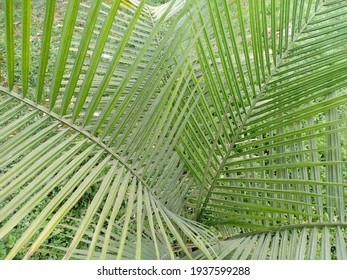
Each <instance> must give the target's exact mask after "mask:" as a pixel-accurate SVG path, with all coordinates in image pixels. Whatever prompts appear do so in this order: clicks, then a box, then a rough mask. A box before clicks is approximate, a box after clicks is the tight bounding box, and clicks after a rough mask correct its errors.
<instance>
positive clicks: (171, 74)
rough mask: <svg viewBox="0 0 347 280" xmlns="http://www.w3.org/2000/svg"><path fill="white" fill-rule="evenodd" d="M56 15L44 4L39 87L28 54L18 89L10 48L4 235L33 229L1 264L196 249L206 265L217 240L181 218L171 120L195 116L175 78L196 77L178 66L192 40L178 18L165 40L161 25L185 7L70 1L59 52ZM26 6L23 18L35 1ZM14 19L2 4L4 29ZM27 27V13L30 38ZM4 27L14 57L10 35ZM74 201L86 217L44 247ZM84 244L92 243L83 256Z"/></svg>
mask: <svg viewBox="0 0 347 280" xmlns="http://www.w3.org/2000/svg"><path fill="white" fill-rule="evenodd" d="M183 4H184V3H183ZM56 7H58V5H56V3H55V1H47V2H46V16H45V18H44V21H43V26H44V30H43V36H42V44H41V50H42V51H41V56H40V57H41V59H40V65H39V69H38V71H37V73H36V75H37V84H36V87H30V86H28V78H27V76H28V71H29V69H30V66H31V65H30V64H29V60H28V57H27V56H26V57H24V56H23V57H22V59H23V60H22V65H24V66H23V69H24V70H23V71H22V72H21V81H22V82H23V83H25V84H26V86H24V85H23V91H18V90H15V85H18V84H20V82H21V81H20V79H16V78H15V76H16V69H14V68H13V67H12V65H14V64H15V63H16V62H15V56H14V53H13V50H8V51H7V57H6V61H7V66H8V67H7V78H8V81H9V83H8V85H9V88H8V89H7V88H5V87H2V88H1V99H0V104H1V132H0V133H1V155H2V157H1V179H0V182H1V187H0V192H1V194H0V198H1V200H0V201H1V210H0V211H1V231H0V238H2V239H3V238H5V239H6V238H7V237H8V236H9V235H11V232H12V231H13V229H14V228H15V227H17V226H19V227H21V225H23V224H27V225H28V226H27V228H25V227H23V230H22V232H21V233H20V234H21V236H20V237H18V240H17V241H16V243H15V245H14V246H13V248H12V249H11V251H10V252H9V253H8V255H7V256H6V258H17V257H20V256H23V257H24V258H29V257H31V255H32V254H35V252H37V251H40V250H42V249H40V247H41V248H42V245H45V244H46V245H47V246H50V248H51V249H50V250H52V248H53V247H54V248H55V249H56V250H57V249H58V250H62V251H64V252H65V253H64V254H65V255H64V257H65V258H71V257H73V258H77V257H78V256H79V257H81V256H83V257H86V258H102V259H103V258H118V259H120V258H130V259H131V258H137V259H141V258H157V259H162V258H164V259H167V258H171V259H174V258H177V257H179V256H180V254H183V255H186V256H190V251H191V247H192V248H199V249H201V250H202V251H204V252H205V253H206V257H208V258H212V254H213V251H211V248H210V247H211V246H212V244H214V243H215V238H214V237H213V235H212V234H211V233H209V232H208V231H207V230H206V228H205V227H204V226H203V225H200V224H198V223H196V222H194V221H191V220H188V219H186V218H184V217H183V216H184V215H185V214H184V205H185V202H186V196H185V194H186V192H187V191H188V188H189V185H190V184H189V182H190V181H191V180H190V179H189V178H187V177H186V176H184V175H183V173H184V164H183V162H181V161H180V158H179V156H178V155H177V154H176V153H175V151H174V147H175V144H176V141H177V138H178V136H177V134H178V131H179V130H180V129H182V125H181V124H180V123H175V122H174V121H175V120H176V119H177V120H182V119H183V118H184V117H185V116H187V115H189V114H191V107H192V106H190V105H191V103H192V102H194V100H193V99H192V98H193V96H192V97H188V99H187V100H185V102H186V106H185V107H184V108H181V107H180V108H177V107H178V105H179V104H181V100H182V99H183V98H185V92H184V90H182V89H184V88H185V87H187V83H188V80H187V79H182V78H181V77H180V76H179V74H182V73H185V74H186V75H188V76H189V75H191V74H190V73H191V72H192V69H191V68H188V67H185V69H183V70H182V66H183V65H184V62H185V60H188V57H189V53H187V54H186V55H185V57H182V60H181V61H179V62H177V61H175V55H174V52H175V51H176V48H178V47H179V46H180V45H181V44H182V42H183V41H184V40H185V38H186V37H187V35H188V32H189V29H188V30H185V29H181V30H179V31H177V32H172V30H174V29H175V28H176V26H177V24H178V23H182V20H183V21H184V20H185V19H182V15H184V13H182V14H181V15H179V14H178V15H177V17H175V18H172V20H171V21H170V23H167V28H168V29H169V31H168V32H164V33H163V30H162V27H161V24H162V23H163V22H164V21H167V20H168V17H172V14H173V12H175V10H177V9H178V8H179V9H187V8H184V5H183V6H182V5H180V6H179V7H177V5H174V3H171V4H168V5H167V7H166V8H165V9H162V10H161V12H159V11H157V13H156V15H155V16H154V15H153V14H151V13H149V12H148V7H146V5H145V1H141V2H135V1H114V2H113V3H112V4H111V5H110V6H108V5H105V4H103V3H102V1H98V0H96V1H92V2H91V3H90V4H89V5H86V4H82V3H81V4H79V1H69V2H68V3H67V4H66V6H65V11H66V13H65V15H64V18H63V19H61V21H62V27H61V30H60V32H61V37H60V43H59V44H58V46H59V48H58V50H57V52H56V53H55V52H54V50H53V45H54V43H55V41H54V40H57V39H56V38H53V37H52V36H51V34H52V33H54V32H57V31H56V30H55V28H56V25H58V24H59V20H60V19H59V18H58V19H57V18H56V17H55V13H54V11H55V8H56ZM22 9H23V13H25V14H27V13H29V12H30V4H28V3H23V6H22ZM13 14H14V10H13V6H12V1H6V5H5V16H6V26H7V27H8V26H13V23H14V22H13ZM25 22H26V21H25V17H23V22H22V24H23V29H24V32H23V33H25V34H28V33H30V25H29V26H25V27H24V24H25ZM187 24H188V25H189V21H187ZM6 30H7V32H6V38H7V42H6V43H7V44H6V46H7V47H8V49H9V48H12V47H11V46H12V43H11V42H13V41H15V39H17V38H15V36H14V31H13V30H9V28H7V29H6ZM170 30H171V31H170ZM22 44H23V46H25V49H26V51H29V48H30V47H32V46H31V45H30V39H29V37H28V36H23V37H22ZM191 44H193V43H191ZM23 51H24V50H23ZM51 57H54V59H55V60H54V64H53V67H52V71H51V70H50V69H48V66H47V65H49V63H50V59H51ZM24 88H25V89H24ZM171 111H175V113H171ZM183 123H184V122H182V124H183ZM76 205H78V207H80V208H81V209H82V210H81V218H78V219H79V221H80V225H79V226H77V227H76V226H75V228H74V229H75V230H73V228H70V231H71V232H74V233H73V236H72V238H71V244H69V245H68V246H67V247H66V248H65V250H64V249H62V247H61V246H58V245H55V246H53V247H52V246H51V242H50V240H52V239H54V238H55V237H56V236H57V234H56V233H57V228H62V225H66V223H67V221H68V220H69V219H70V220H71V217H70V216H71V215H72V214H71V213H72V212H71V211H72V210H73V209H74V208H76V207H77V206H76ZM73 218H74V219H76V217H73ZM91 228H93V232H91ZM62 232H65V231H62ZM71 232H70V233H69V234H70V236H71ZM134 238H135V239H134ZM129 240H131V241H129ZM149 243H151V245H149ZM53 244H54V243H53ZM83 244H89V249H88V250H87V251H83V250H82V249H83V248H85V247H83ZM132 244H135V245H134V246H133V245H132ZM100 246H101V247H100ZM128 247H129V248H128ZM143 247H145V248H146V249H145V250H144V249H143ZM43 248H44V247H43ZM131 248H134V250H132V249H131ZM81 250H82V251H81ZM78 252H80V253H78ZM81 252H84V253H81ZM23 254H24V255H23ZM34 256H35V255H34Z"/></svg>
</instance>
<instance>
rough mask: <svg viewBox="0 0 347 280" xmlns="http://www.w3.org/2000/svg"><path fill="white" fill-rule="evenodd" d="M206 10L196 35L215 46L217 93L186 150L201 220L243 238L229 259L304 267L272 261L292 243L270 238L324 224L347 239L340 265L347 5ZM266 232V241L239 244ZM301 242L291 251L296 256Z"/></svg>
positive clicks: (188, 132)
mask: <svg viewBox="0 0 347 280" xmlns="http://www.w3.org/2000/svg"><path fill="white" fill-rule="evenodd" d="M199 7H200V8H199V13H200V16H199V21H198V22H197V23H196V26H195V27H194V29H195V30H199V29H202V30H203V34H204V35H203V36H202V37H200V38H199V40H198V42H197V44H196V54H197V60H198V61H199V62H198V63H197V65H199V67H198V68H197V69H198V70H197V71H200V73H201V76H200V79H202V80H204V81H205V83H206V86H207V87H208V89H209V90H208V93H207V94H202V95H201V96H200V98H201V102H199V104H198V106H197V108H196V111H195V112H194V115H192V116H191V119H190V121H189V122H188V125H187V127H186V128H185V131H184V132H183V135H182V138H181V140H182V141H181V142H180V143H179V152H180V154H181V156H182V157H183V158H184V159H185V161H186V164H187V166H188V167H189V169H190V172H191V174H192V175H194V176H195V178H196V187H195V191H194V192H192V200H193V201H194V203H193V205H194V204H195V207H196V209H195V211H196V217H197V219H198V220H199V221H205V222H206V221H207V222H208V223H209V224H210V225H215V226H219V227H220V228H221V230H222V231H223V232H224V236H225V238H229V237H230V236H232V238H233V240H232V241H230V242H224V243H223V244H227V248H229V249H230V252H227V250H228V249H225V248H224V247H223V246H224V245H221V246H222V251H223V253H222V257H223V258H224V257H227V256H229V257H231V258H238V257H240V258H246V259H247V258H258V257H259V258H260V259H261V258H272V257H274V258H277V257H279V258H296V257H300V258H301V257H304V256H303V255H302V254H301V253H300V254H299V255H298V256H297V255H295V254H294V255H293V254H287V255H286V254H280V255H276V256H274V255H271V256H270V255H269V250H268V248H267V247H268V246H270V245H269V244H275V243H273V242H275V241H274V238H277V239H278V240H277V242H287V241H286V239H285V238H284V237H283V236H282V235H278V234H279V233H277V235H275V236H274V235H273V234H272V232H271V234H270V233H269V234H267V233H266V232H267V231H271V229H275V228H277V227H286V226H293V227H294V225H300V228H302V227H304V228H305V225H307V227H308V228H311V227H312V225H313V226H314V225H315V224H316V223H317V224H320V223H327V224H325V226H329V228H334V229H335V233H334V234H337V229H338V233H339V238H338V240H336V241H339V244H340V245H341V244H344V245H343V246H342V247H341V246H340V247H339V248H340V251H339V252H341V254H339V257H342V256H345V250H346V246H345V240H346V239H345V237H343V236H344V233H342V232H345V230H346V225H347V224H346V200H345V195H344V193H345V191H346V177H345V171H344V170H345V162H346V147H345V141H346V138H345V135H346V134H345V131H346V108H345V106H344V105H345V104H346V100H347V99H346V98H347V95H346V82H347V76H346V73H347V71H346V70H347V68H346V65H347V64H346V62H347V61H346V59H347V56H346V54H347V53H346V52H347V45H346V32H345V29H346V20H345V15H346V12H347V10H346V4H345V3H344V2H340V1H338V2H331V3H330V2H329V1H324V2H322V1H235V2H233V1H232V2H231V3H229V2H228V1H206V2H204V4H201V5H199ZM245 11H246V12H245ZM198 73H199V72H198ZM211 93H212V94H211ZM294 228H295V227H294ZM317 228H318V229H320V230H322V231H323V232H325V231H326V227H324V228H322V227H317ZM257 230H259V231H264V233H263V234H259V235H258V234H254V235H253V236H250V237H247V239H246V238H237V236H238V234H241V235H240V236H242V234H244V233H246V232H251V233H252V232H253V231H257ZM289 233H290V235H292V234H294V233H293V231H291V230H287V231H286V234H287V235H288V234H289ZM281 234H282V233H281ZM300 234H306V233H303V232H301V233H300ZM259 238H260V239H261V240H263V239H264V240H267V242H268V243H267V245H266V244H263V245H262V242H263V241H261V240H260V239H259ZM293 238H294V237H293ZM303 238H304V237H303ZM305 238H306V237H305ZM322 238H323V237H322ZM294 239H295V238H294ZM294 239H290V240H291V241H288V244H289V243H290V242H295V246H296V244H297V240H296V239H295V240H294ZM323 239H324V238H323ZM323 239H322V240H323ZM324 240H325V239H324ZM326 240H328V237H327V239H326ZM306 241H307V240H306V239H305V242H306ZM264 242H265V241H264ZM303 242H304V241H303ZM242 244H243V245H242ZM229 245H230V246H229ZM241 245H242V246H241ZM292 245H293V244H292ZM256 246H258V247H256ZM262 246H263V247H264V248H263V249H262V250H263V251H262V253H261V254H260V255H258V254H257V252H258V251H257V250H258V249H259V250H260V248H262ZM274 246H275V245H274ZM288 246H289V245H288ZM293 246H294V245H293ZM322 246H323V245H322ZM303 247H305V245H303ZM286 249H289V247H288V248H287V247H286ZM302 250H305V248H303V249H302ZM258 253H259V252H258ZM223 254H224V255H223ZM249 254H251V255H249ZM276 254H277V253H276ZM318 255H319V254H318ZM318 255H317V256H318ZM328 255H329V257H330V253H329V254H327V253H324V252H322V254H321V257H322V258H326V257H327V256H328ZM310 256H311V255H310ZM317 256H316V255H315V257H317ZM342 258H343V257H342Z"/></svg>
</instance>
